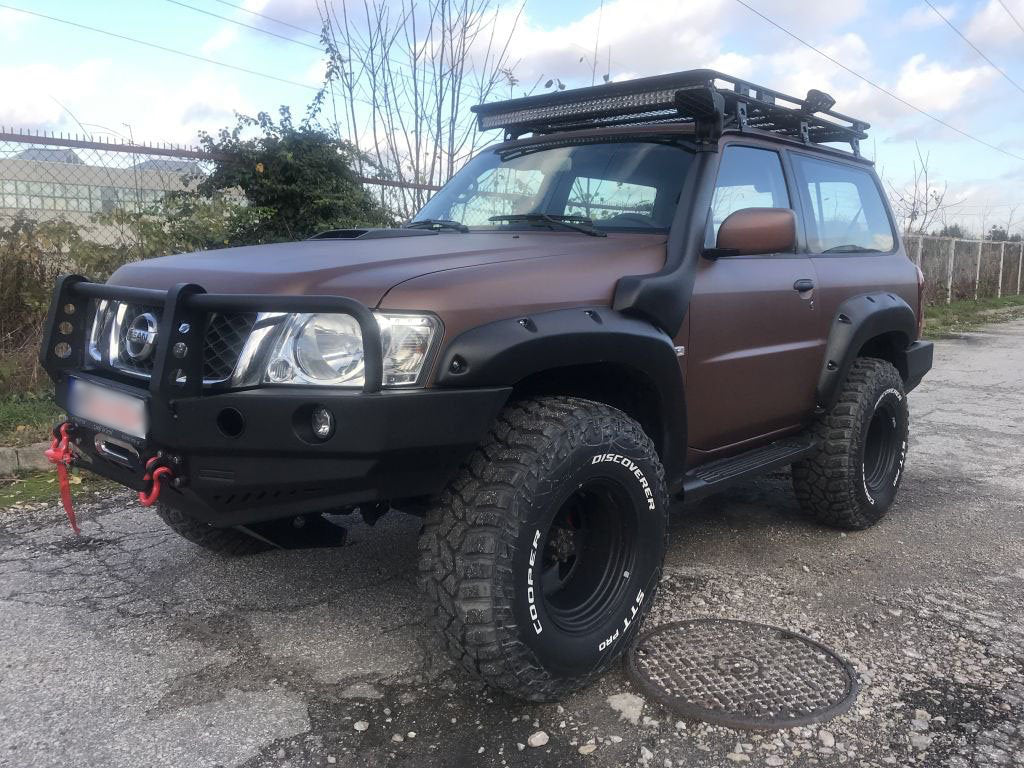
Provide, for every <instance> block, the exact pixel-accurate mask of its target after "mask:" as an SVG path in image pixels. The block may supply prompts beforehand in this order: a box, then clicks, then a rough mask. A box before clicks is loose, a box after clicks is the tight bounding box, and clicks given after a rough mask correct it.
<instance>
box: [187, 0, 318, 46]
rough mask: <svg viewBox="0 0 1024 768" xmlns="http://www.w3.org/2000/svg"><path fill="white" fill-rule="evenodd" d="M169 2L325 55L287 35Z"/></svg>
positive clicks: (309, 44)
mask: <svg viewBox="0 0 1024 768" xmlns="http://www.w3.org/2000/svg"><path fill="white" fill-rule="evenodd" d="M167 2H168V3H173V4H174V5H179V6H181V7H182V8H188V9H189V10H190V11H195V12H196V13H202V14H203V15H205V16H212V17H213V18H215V19H220V20H221V21H226V22H228V23H230V24H236V25H238V26H239V27H245V28H246V29H251V30H253V31H255V32H260V33H262V34H264V35H270V36H271V37H276V38H277V39H278V40H285V41H287V42H289V43H295V45H301V46H303V47H304V48H311V49H313V50H314V51H317V52H318V53H323V49H322V48H321V47H320V46H319V45H313V44H312V43H304V42H302V41H301V40H296V39H295V38H294V37H288V36H287V35H279V34H277V32H271V31H270V30H269V29H263V28H262V27H257V26H254V25H253V24H246V23H245V22H244V21H238V19H232V18H231V17H229V16H221V15H220V14H219V13H214V12H213V11H207V10H204V9H202V8H196V7H195V6H194V5H189V4H188V3H183V2H180V0H167ZM240 10H244V9H240Z"/></svg>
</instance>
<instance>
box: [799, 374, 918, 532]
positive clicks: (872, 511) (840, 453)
mask: <svg viewBox="0 0 1024 768" xmlns="http://www.w3.org/2000/svg"><path fill="white" fill-rule="evenodd" d="M876 414H877V415H878V419H879V421H877V422H876V421H874V420H875V418H876ZM890 422H891V424H890ZM874 424H878V425H879V428H880V429H882V430H883V433H882V434H881V436H880V437H879V436H878V435H875V436H874V437H872V439H871V440H870V441H869V435H871V430H872V429H873V425H874ZM909 428H910V416H909V412H908V409H907V395H906V392H905V391H904V390H903V380H902V378H901V377H900V374H899V373H898V372H897V370H896V369H895V368H894V367H893V366H892V364H891V363H889V362H886V361H885V360H877V359H875V358H870V357H861V358H857V360H855V361H854V363H853V366H852V367H851V368H850V372H849V374H848V375H847V377H846V381H845V382H844V383H843V387H842V389H841V390H840V392H839V397H838V399H837V400H836V403H835V405H834V406H832V409H831V410H830V411H828V412H827V413H825V414H823V415H822V416H820V417H819V418H818V420H817V422H816V423H815V425H814V432H815V434H816V436H817V438H818V441H819V443H820V447H819V448H818V450H817V451H816V452H815V453H814V454H813V455H812V456H810V457H808V458H806V459H803V460H801V461H798V462H796V463H795V464H794V465H793V488H794V490H795V491H796V497H797V499H798V500H799V502H800V506H801V508H802V509H803V510H804V511H805V512H806V513H808V514H809V515H811V516H813V517H815V518H817V519H818V520H819V521H821V522H822V523H825V524H826V525H830V526H833V527H835V528H845V529H847V530H860V529H863V528H868V527H870V526H872V525H874V524H875V523H877V522H878V521H879V520H881V519H882V517H883V516H884V515H885V513H886V512H887V511H888V510H889V507H890V506H891V505H892V502H893V499H895V497H896V492H897V491H898V490H899V484H900V480H902V478H903V462H904V460H905V459H906V455H907V443H908V434H909ZM879 441H880V442H879ZM869 442H870V444H871V445H872V446H875V447H874V448H873V449H871V451H870V452H868V451H869V449H868V445H869ZM876 443H877V445H876ZM876 450H884V451H888V452H890V453H885V454H884V462H875V461H873V458H872V457H874V456H877V455H878V454H876V453H874V451H876ZM873 467H874V468H875V469H877V471H873V470H872V468H873Z"/></svg>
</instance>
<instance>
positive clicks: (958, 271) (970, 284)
mask: <svg viewBox="0 0 1024 768" xmlns="http://www.w3.org/2000/svg"><path fill="white" fill-rule="evenodd" d="M953 248H954V250H953V253H954V257H955V258H954V262H953V280H952V282H951V283H950V296H951V298H952V300H953V301H963V300H964V299H973V298H975V296H974V289H975V286H976V285H977V279H978V243H977V242H976V241H974V240H956V241H954V246H953Z"/></svg>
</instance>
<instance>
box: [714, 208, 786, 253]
mask: <svg viewBox="0 0 1024 768" xmlns="http://www.w3.org/2000/svg"><path fill="white" fill-rule="evenodd" d="M795 248H796V216H794V215H793V211H791V210H790V209H789V208H741V209H740V210H738V211H734V212H733V213H731V214H729V215H728V216H727V217H726V219H725V221H723V222H722V226H720V227H719V228H718V241H717V243H716V244H715V249H714V251H711V252H709V253H708V254H707V255H709V256H711V257H713V258H717V257H718V256H727V255H733V256H746V255H750V254H757V253H786V252H791V251H793V250H794V249H795Z"/></svg>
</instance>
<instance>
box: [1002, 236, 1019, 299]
mask: <svg viewBox="0 0 1024 768" xmlns="http://www.w3.org/2000/svg"><path fill="white" fill-rule="evenodd" d="M1000 245H1001V247H1002V252H1001V256H1000V261H1001V262H1002V282H1001V283H1000V285H999V293H1000V295H1002V296H1014V295H1016V294H1017V293H1019V292H1020V289H1019V288H1018V285H1019V275H1020V267H1021V258H1020V256H1021V252H1022V250H1024V243H1001V244H1000Z"/></svg>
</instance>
